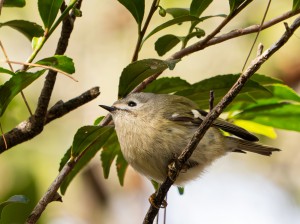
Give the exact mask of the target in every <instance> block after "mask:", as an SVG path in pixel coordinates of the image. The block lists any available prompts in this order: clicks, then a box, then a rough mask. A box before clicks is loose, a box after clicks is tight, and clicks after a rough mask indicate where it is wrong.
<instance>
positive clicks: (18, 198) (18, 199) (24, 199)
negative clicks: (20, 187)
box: [0, 195, 29, 220]
mask: <svg viewBox="0 0 300 224" xmlns="http://www.w3.org/2000/svg"><path fill="white" fill-rule="evenodd" d="M28 202H29V199H28V198H27V197H26V196H24V195H14V196H12V197H10V198H9V199H8V200H6V201H4V202H1V203H0V220H1V215H2V211H3V209H4V208H5V207H6V206H7V205H10V204H16V203H18V204H20V203H21V204H27V203H28Z"/></svg>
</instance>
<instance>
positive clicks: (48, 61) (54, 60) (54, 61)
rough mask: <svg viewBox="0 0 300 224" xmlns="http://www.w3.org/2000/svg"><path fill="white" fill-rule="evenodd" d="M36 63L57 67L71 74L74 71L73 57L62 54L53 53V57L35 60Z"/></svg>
mask: <svg viewBox="0 0 300 224" xmlns="http://www.w3.org/2000/svg"><path fill="white" fill-rule="evenodd" d="M36 64H39V65H47V66H50V67H53V68H57V69H59V70H62V71H64V72H67V73H69V74H73V73H74V72H75V67H74V63H73V59H72V58H69V57H67V56H64V55H54V56H53V57H49V58H44V59H42V60H40V61H38V62H36Z"/></svg>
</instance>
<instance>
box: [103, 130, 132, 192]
mask: <svg viewBox="0 0 300 224" xmlns="http://www.w3.org/2000/svg"><path fill="white" fill-rule="evenodd" d="M116 157H117V159H116V168H117V174H118V178H119V182H120V185H121V186H123V184H124V176H125V172H126V168H127V166H128V163H127V161H126V160H125V159H124V157H123V154H122V151H121V147H120V144H119V141H118V137H117V134H116V132H114V133H113V134H112V135H111V136H110V138H109V139H108V141H107V142H106V143H105V145H104V146H103V150H102V152H101V162H102V169H103V173H104V178H108V176H109V171H110V167H111V164H112V162H113V161H114V159H115V158H116Z"/></svg>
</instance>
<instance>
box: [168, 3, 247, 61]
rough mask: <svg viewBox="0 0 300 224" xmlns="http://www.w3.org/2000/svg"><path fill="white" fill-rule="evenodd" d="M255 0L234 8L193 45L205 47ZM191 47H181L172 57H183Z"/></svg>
mask: <svg viewBox="0 0 300 224" xmlns="http://www.w3.org/2000/svg"><path fill="white" fill-rule="evenodd" d="M252 1H253V0H248V1H245V2H244V3H243V4H242V5H241V6H240V7H239V8H237V9H236V10H234V11H233V12H232V13H231V14H229V15H228V16H227V17H226V18H225V19H224V20H223V21H222V22H221V23H220V25H219V26H217V27H216V28H215V29H214V30H213V31H212V32H211V33H210V34H209V35H207V36H206V37H205V38H204V39H203V40H202V41H199V42H197V43H195V44H193V45H191V46H194V45H195V46H197V48H201V49H202V47H204V46H205V45H206V44H207V43H208V42H209V41H210V40H211V39H212V38H213V37H215V36H216V35H217V34H218V33H219V32H220V31H221V30H222V29H223V28H224V27H225V26H226V25H227V24H228V23H229V22H230V21H231V20H232V19H233V18H234V17H235V16H236V15H238V14H239V13H240V12H241V11H242V10H243V9H244V8H245V7H246V6H247V5H249V4H250V3H251V2H252ZM189 48H190V47H187V48H184V49H181V50H180V51H178V52H177V53H175V54H173V55H172V57H171V58H170V59H173V60H174V59H181V58H182V57H184V56H186V55H188V54H190V53H188V51H189V50H188V49H189Z"/></svg>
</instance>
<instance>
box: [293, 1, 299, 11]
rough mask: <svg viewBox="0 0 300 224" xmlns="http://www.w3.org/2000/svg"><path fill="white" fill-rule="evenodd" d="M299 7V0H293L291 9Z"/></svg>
mask: <svg viewBox="0 0 300 224" xmlns="http://www.w3.org/2000/svg"><path fill="white" fill-rule="evenodd" d="M299 8H300V0H293V9H292V10H293V11H296V10H297V9H299Z"/></svg>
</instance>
